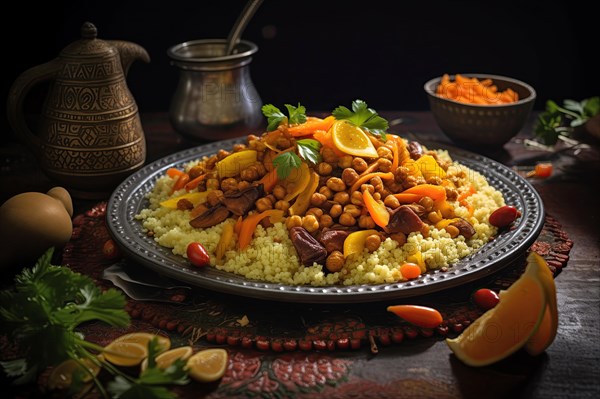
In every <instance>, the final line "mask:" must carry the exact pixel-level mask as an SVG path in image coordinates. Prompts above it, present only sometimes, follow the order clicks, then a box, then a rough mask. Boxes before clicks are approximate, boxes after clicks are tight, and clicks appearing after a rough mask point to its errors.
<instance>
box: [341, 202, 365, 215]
mask: <svg viewBox="0 0 600 399" xmlns="http://www.w3.org/2000/svg"><path fill="white" fill-rule="evenodd" d="M344 213H349V214H350V215H352V216H353V217H355V218H357V217H359V216H360V214H361V213H362V212H361V210H360V208H359V207H357V206H356V205H354V204H348V205H346V206H344Z"/></svg>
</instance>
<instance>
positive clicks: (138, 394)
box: [108, 375, 177, 399]
mask: <svg viewBox="0 0 600 399" xmlns="http://www.w3.org/2000/svg"><path fill="white" fill-rule="evenodd" d="M108 392H110V394H111V395H112V397H113V398H119V399H140V398H144V399H175V398H177V395H175V394H174V393H173V392H171V391H169V390H168V389H167V388H165V387H161V386H152V385H143V384H139V383H136V382H135V381H130V380H127V379H126V378H124V377H122V376H120V375H119V376H117V377H115V379H114V380H113V381H111V382H109V383H108Z"/></svg>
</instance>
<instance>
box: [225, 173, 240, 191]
mask: <svg viewBox="0 0 600 399" xmlns="http://www.w3.org/2000/svg"><path fill="white" fill-rule="evenodd" d="M237 186H238V182H237V180H236V179H234V178H233V177H228V178H226V179H223V180H222V181H221V190H222V191H223V192H224V193H226V192H227V191H231V190H237Z"/></svg>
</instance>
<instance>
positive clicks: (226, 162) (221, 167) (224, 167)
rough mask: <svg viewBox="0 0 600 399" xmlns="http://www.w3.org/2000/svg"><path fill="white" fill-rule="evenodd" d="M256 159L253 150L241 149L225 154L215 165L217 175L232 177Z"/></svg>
mask: <svg viewBox="0 0 600 399" xmlns="http://www.w3.org/2000/svg"><path fill="white" fill-rule="evenodd" d="M256 159H257V153H256V151H255V150H243V151H239V152H234V153H233V154H230V155H228V156H226V157H225V158H223V159H221V160H220V161H219V162H217V164H216V165H215V166H216V168H217V173H218V174H219V177H221V178H223V177H233V176H237V175H239V174H240V172H241V171H242V170H244V169H246V168H247V167H248V166H250V165H252V164H253V163H255V162H256Z"/></svg>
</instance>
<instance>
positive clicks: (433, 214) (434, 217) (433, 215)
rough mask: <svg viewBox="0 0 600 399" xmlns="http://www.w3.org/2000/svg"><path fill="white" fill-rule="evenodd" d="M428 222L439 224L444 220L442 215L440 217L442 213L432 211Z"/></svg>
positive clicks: (428, 216) (428, 215)
mask: <svg viewBox="0 0 600 399" xmlns="http://www.w3.org/2000/svg"><path fill="white" fill-rule="evenodd" d="M427 220H429V221H430V222H431V223H433V224H435V223H437V222H439V221H440V220H442V215H440V213H439V212H437V211H432V212H429V213H428V214H427Z"/></svg>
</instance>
